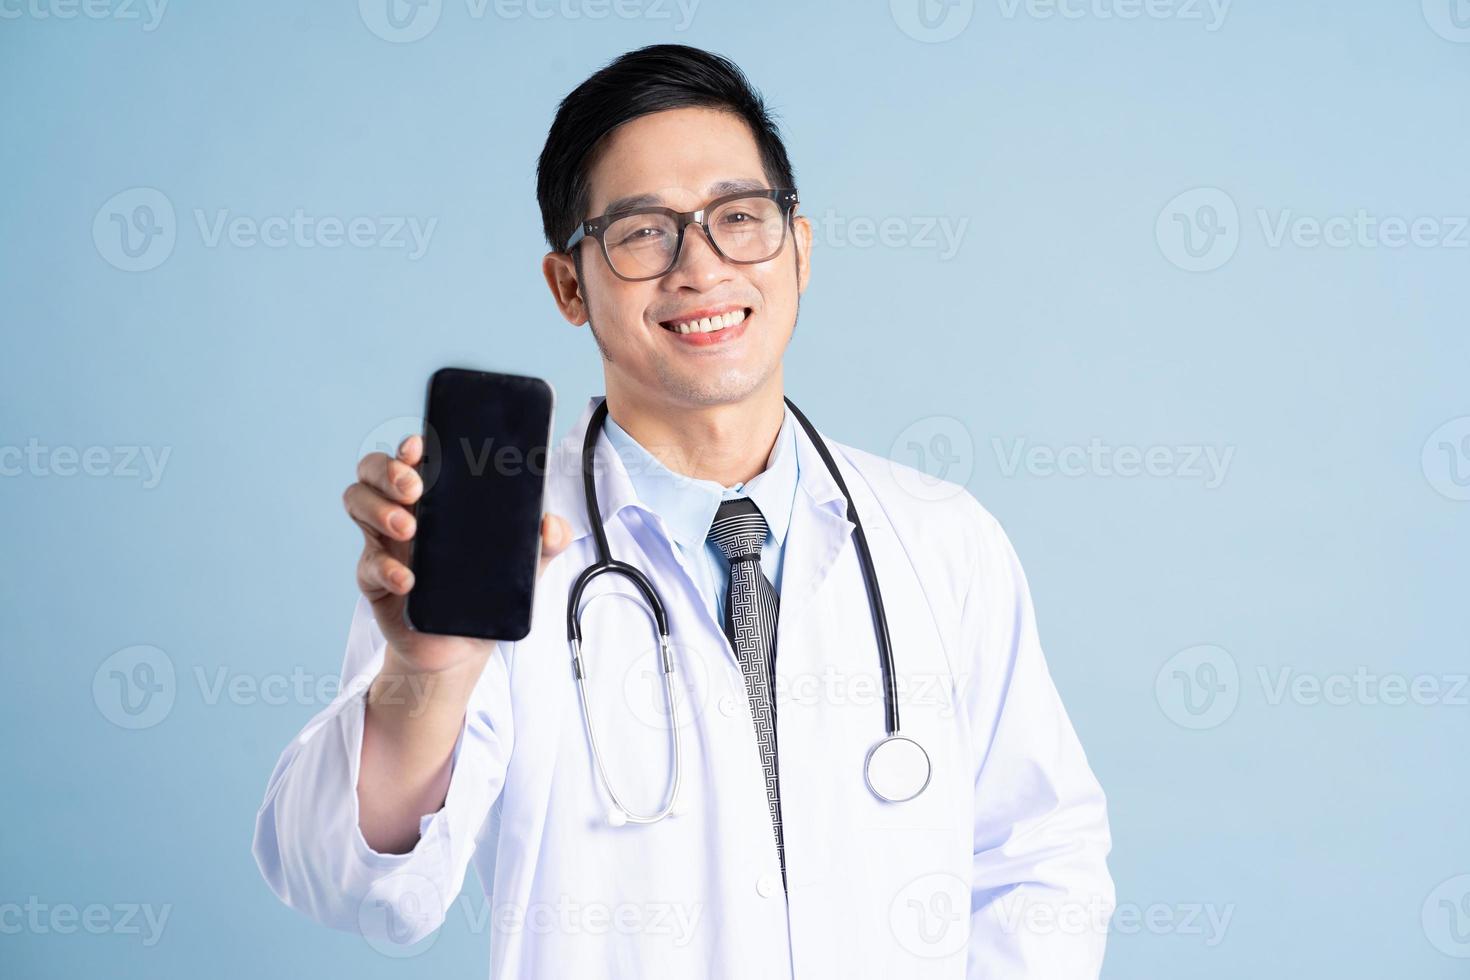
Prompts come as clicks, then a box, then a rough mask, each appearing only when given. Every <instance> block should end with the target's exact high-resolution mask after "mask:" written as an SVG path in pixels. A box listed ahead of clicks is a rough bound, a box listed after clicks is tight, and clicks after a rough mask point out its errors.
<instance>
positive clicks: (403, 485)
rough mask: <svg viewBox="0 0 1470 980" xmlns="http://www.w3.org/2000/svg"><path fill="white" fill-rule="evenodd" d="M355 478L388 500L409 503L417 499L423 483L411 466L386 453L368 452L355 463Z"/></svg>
mask: <svg viewBox="0 0 1470 980" xmlns="http://www.w3.org/2000/svg"><path fill="white" fill-rule="evenodd" d="M357 480H358V482H359V483H366V484H367V485H368V486H370V487H372V488H373V489H374V490H376V491H378V493H380V494H382V495H383V496H384V497H386V498H387V499H389V500H396V501H398V502H399V503H404V504H411V503H413V502H414V501H416V500H418V498H419V494H420V493H422V492H423V489H424V484H423V481H422V480H421V479H419V475H418V471H416V470H415V469H414V468H413V467H412V466H410V465H408V464H407V463H405V462H403V461H402V460H399V459H395V458H393V457H390V456H388V455H387V454H386V453H368V454H367V455H366V456H364V457H363V458H362V459H360V460H358V463H357Z"/></svg>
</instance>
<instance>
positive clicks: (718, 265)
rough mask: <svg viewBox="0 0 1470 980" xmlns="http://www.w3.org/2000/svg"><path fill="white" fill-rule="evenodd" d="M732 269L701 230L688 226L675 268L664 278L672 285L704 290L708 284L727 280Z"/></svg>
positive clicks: (691, 225) (697, 227)
mask: <svg viewBox="0 0 1470 980" xmlns="http://www.w3.org/2000/svg"><path fill="white" fill-rule="evenodd" d="M731 274H732V270H731V267H730V263H728V262H726V261H725V260H724V258H723V257H721V255H720V253H719V252H717V251H715V247H714V244H713V243H712V242H710V240H709V238H708V237H707V236H706V235H705V233H704V229H703V228H702V227H700V226H699V225H697V224H690V225H689V227H687V228H685V229H684V244H683V246H682V247H681V248H680V250H679V255H678V258H677V259H676V260H675V262H674V267H673V268H672V269H670V270H669V273H668V275H667V276H666V277H665V279H666V280H669V284H670V285H672V286H676V287H677V286H680V285H687V286H692V287H695V288H698V289H707V288H709V287H710V286H711V285H713V284H715V283H719V282H723V281H725V280H727V279H729V278H730V276H731Z"/></svg>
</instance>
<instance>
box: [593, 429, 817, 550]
mask: <svg viewBox="0 0 1470 980" xmlns="http://www.w3.org/2000/svg"><path fill="white" fill-rule="evenodd" d="M796 424H797V423H796V419H795V417H794V416H793V415H792V414H791V409H789V408H784V416H783V418H782V420H781V429H780V431H779V432H777V433H776V441H775V444H774V445H772V447H771V452H770V453H769V455H767V457H766V466H765V469H763V470H762V471H761V472H759V473H757V474H756V475H755V476H753V477H751V478H750V479H749V480H746V481H744V482H743V483H736V484H735V485H734V486H731V487H724V486H721V485H720V484H719V483H718V482H717V481H715V480H700V479H696V478H694V477H691V476H686V475H684V474H682V473H676V472H674V471H673V470H671V469H669V468H668V467H667V466H665V465H664V464H663V462H662V461H660V460H659V459H658V458H657V457H656V456H654V455H653V454H652V453H650V452H649V451H648V450H647V449H645V448H644V447H643V446H641V445H640V444H639V443H638V441H637V440H636V439H634V438H633V437H632V436H631V435H629V433H628V431H627V430H626V429H624V428H623V427H622V426H621V425H619V424H618V423H617V422H616V421H615V420H614V419H613V417H612V416H611V415H609V416H608V417H607V419H606V421H605V422H604V423H603V431H604V432H605V433H606V434H607V438H608V441H609V442H610V443H611V444H612V448H613V451H614V452H615V453H617V455H618V458H619V460H620V461H621V462H622V464H623V468H624V470H625V471H626V472H627V474H628V479H629V480H630V481H632V484H633V491H634V493H635V494H636V495H637V497H638V500H639V501H640V502H641V503H642V504H644V505H645V506H646V507H648V508H649V509H650V510H652V511H653V512H654V513H656V514H658V515H659V517H661V518H662V519H663V520H664V522H665V523H666V524H667V525H668V527H669V531H670V533H671V534H673V536H674V539H675V540H676V541H678V542H679V544H680V545H681V546H682V547H683V548H684V549H685V550H686V551H692V550H698V549H699V548H700V547H702V546H703V545H704V541H705V538H706V537H707V536H708V534H709V529H710V525H711V524H713V523H714V519H715V513H716V511H718V510H719V507H720V503H721V501H724V500H729V499H732V498H735V497H749V498H750V499H751V500H752V501H754V502H755V505H756V506H757V507H759V508H760V512H761V516H763V517H764V518H765V519H766V525H767V526H768V527H769V528H770V532H771V535H772V537H773V538H774V539H775V541H776V546H777V547H780V546H781V545H782V544H783V543H784V542H785V540H786V529H787V527H789V526H790V524H791V506H792V502H793V500H794V499H795V496H796V488H797V484H798V478H799V476H800V463H799V462H798V460H797V450H796Z"/></svg>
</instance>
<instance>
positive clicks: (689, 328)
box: [674, 309, 745, 333]
mask: <svg viewBox="0 0 1470 980" xmlns="http://www.w3.org/2000/svg"><path fill="white" fill-rule="evenodd" d="M744 319H745V310H743V309H741V310H731V311H730V312H728V313H721V314H720V315H719V316H707V317H704V318H703V319H699V320H690V321H689V322H687V323H681V324H678V325H677V326H676V327H674V329H675V330H677V331H679V333H714V332H716V331H718V330H724V329H725V328H726V327H733V326H735V324H737V323H740V322H741V321H743V320H744Z"/></svg>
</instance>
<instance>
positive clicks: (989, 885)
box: [960, 495, 1115, 980]
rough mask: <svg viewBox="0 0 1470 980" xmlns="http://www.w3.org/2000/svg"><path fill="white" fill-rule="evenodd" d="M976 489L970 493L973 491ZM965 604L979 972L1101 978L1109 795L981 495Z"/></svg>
mask: <svg viewBox="0 0 1470 980" xmlns="http://www.w3.org/2000/svg"><path fill="white" fill-rule="evenodd" d="M967 496H968V495H967ZM970 501H971V503H973V512H974V515H975V519H974V521H973V522H972V523H971V534H972V538H971V543H972V546H973V549H974V550H973V560H974V565H973V573H972V575H971V577H970V579H969V586H968V591H967V594H966V597H965V600H964V605H963V613H962V616H961V620H962V628H963V637H964V646H963V649H964V651H965V652H966V655H967V656H969V658H970V662H969V665H968V667H969V671H970V673H969V676H968V677H965V678H963V679H962V684H961V689H960V690H961V698H962V701H963V705H964V708H965V710H966V711H967V712H968V714H969V717H970V721H971V732H972V740H973V751H974V760H975V804H974V807H975V808H974V814H975V828H974V830H975V838H974V839H975V847H974V859H973V863H972V876H971V883H970V885H971V901H970V908H971V923H970V925H971V931H970V944H969V953H968V959H967V973H968V975H969V976H970V977H972V978H974V977H985V978H990V980H995V978H1007V980H1011V978H1022V977H1037V978H1045V980H1083V978H1095V977H1097V975H1098V973H1099V971H1100V969H1101V967H1102V959H1103V950H1104V947H1105V945H1106V940H1107V928H1108V921H1109V919H1110V918H1111V915H1112V910H1113V906H1114V901H1115V897H1114V890H1113V882H1112V878H1111V877H1110V876H1109V874H1108V869H1107V862H1106V857H1107V854H1108V851H1109V849H1110V848H1111V843H1112V840H1111V836H1110V832H1109V829H1108V819H1107V808H1106V800H1105V798H1104V795H1103V791H1102V787H1101V786H1100V785H1099V784H1098V781H1097V779H1096V777H1095V776H1094V775H1093V773H1092V770H1091V769H1090V768H1089V767H1088V764H1087V758H1086V756H1085V754H1084V753H1083V750H1082V745H1081V743H1080V742H1079V741H1078V739H1077V734H1076V732H1075V731H1074V730H1073V728H1072V724H1071V722H1070V720H1069V719H1068V717H1067V712H1066V710H1065V708H1063V706H1062V701H1061V698H1060V696H1059V695H1058V693H1057V689H1056V687H1055V685H1054V684H1053V682H1052V678H1051V674H1050V672H1049V671H1048V669H1047V665H1046V660H1045V658H1044V656H1043V655H1042V650H1041V644H1040V641H1039V639H1038V637H1037V630H1036V619H1035V615H1034V612H1033V609H1032V604H1031V594H1030V590H1029V588H1028V586H1027V583H1026V577H1025V573H1024V572H1023V571H1022V569H1021V563H1020V560H1019V559H1018V558H1017V556H1016V552H1015V550H1014V549H1013V548H1012V546H1011V542H1010V540H1009V538H1008V537H1007V535H1006V533H1005V531H1004V530H1003V529H1002V528H1001V526H1000V524H999V523H998V522H997V521H996V520H995V518H994V517H992V516H991V515H990V514H989V512H987V511H985V510H984V508H983V507H981V506H980V505H979V503H978V502H974V501H973V498H970Z"/></svg>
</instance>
